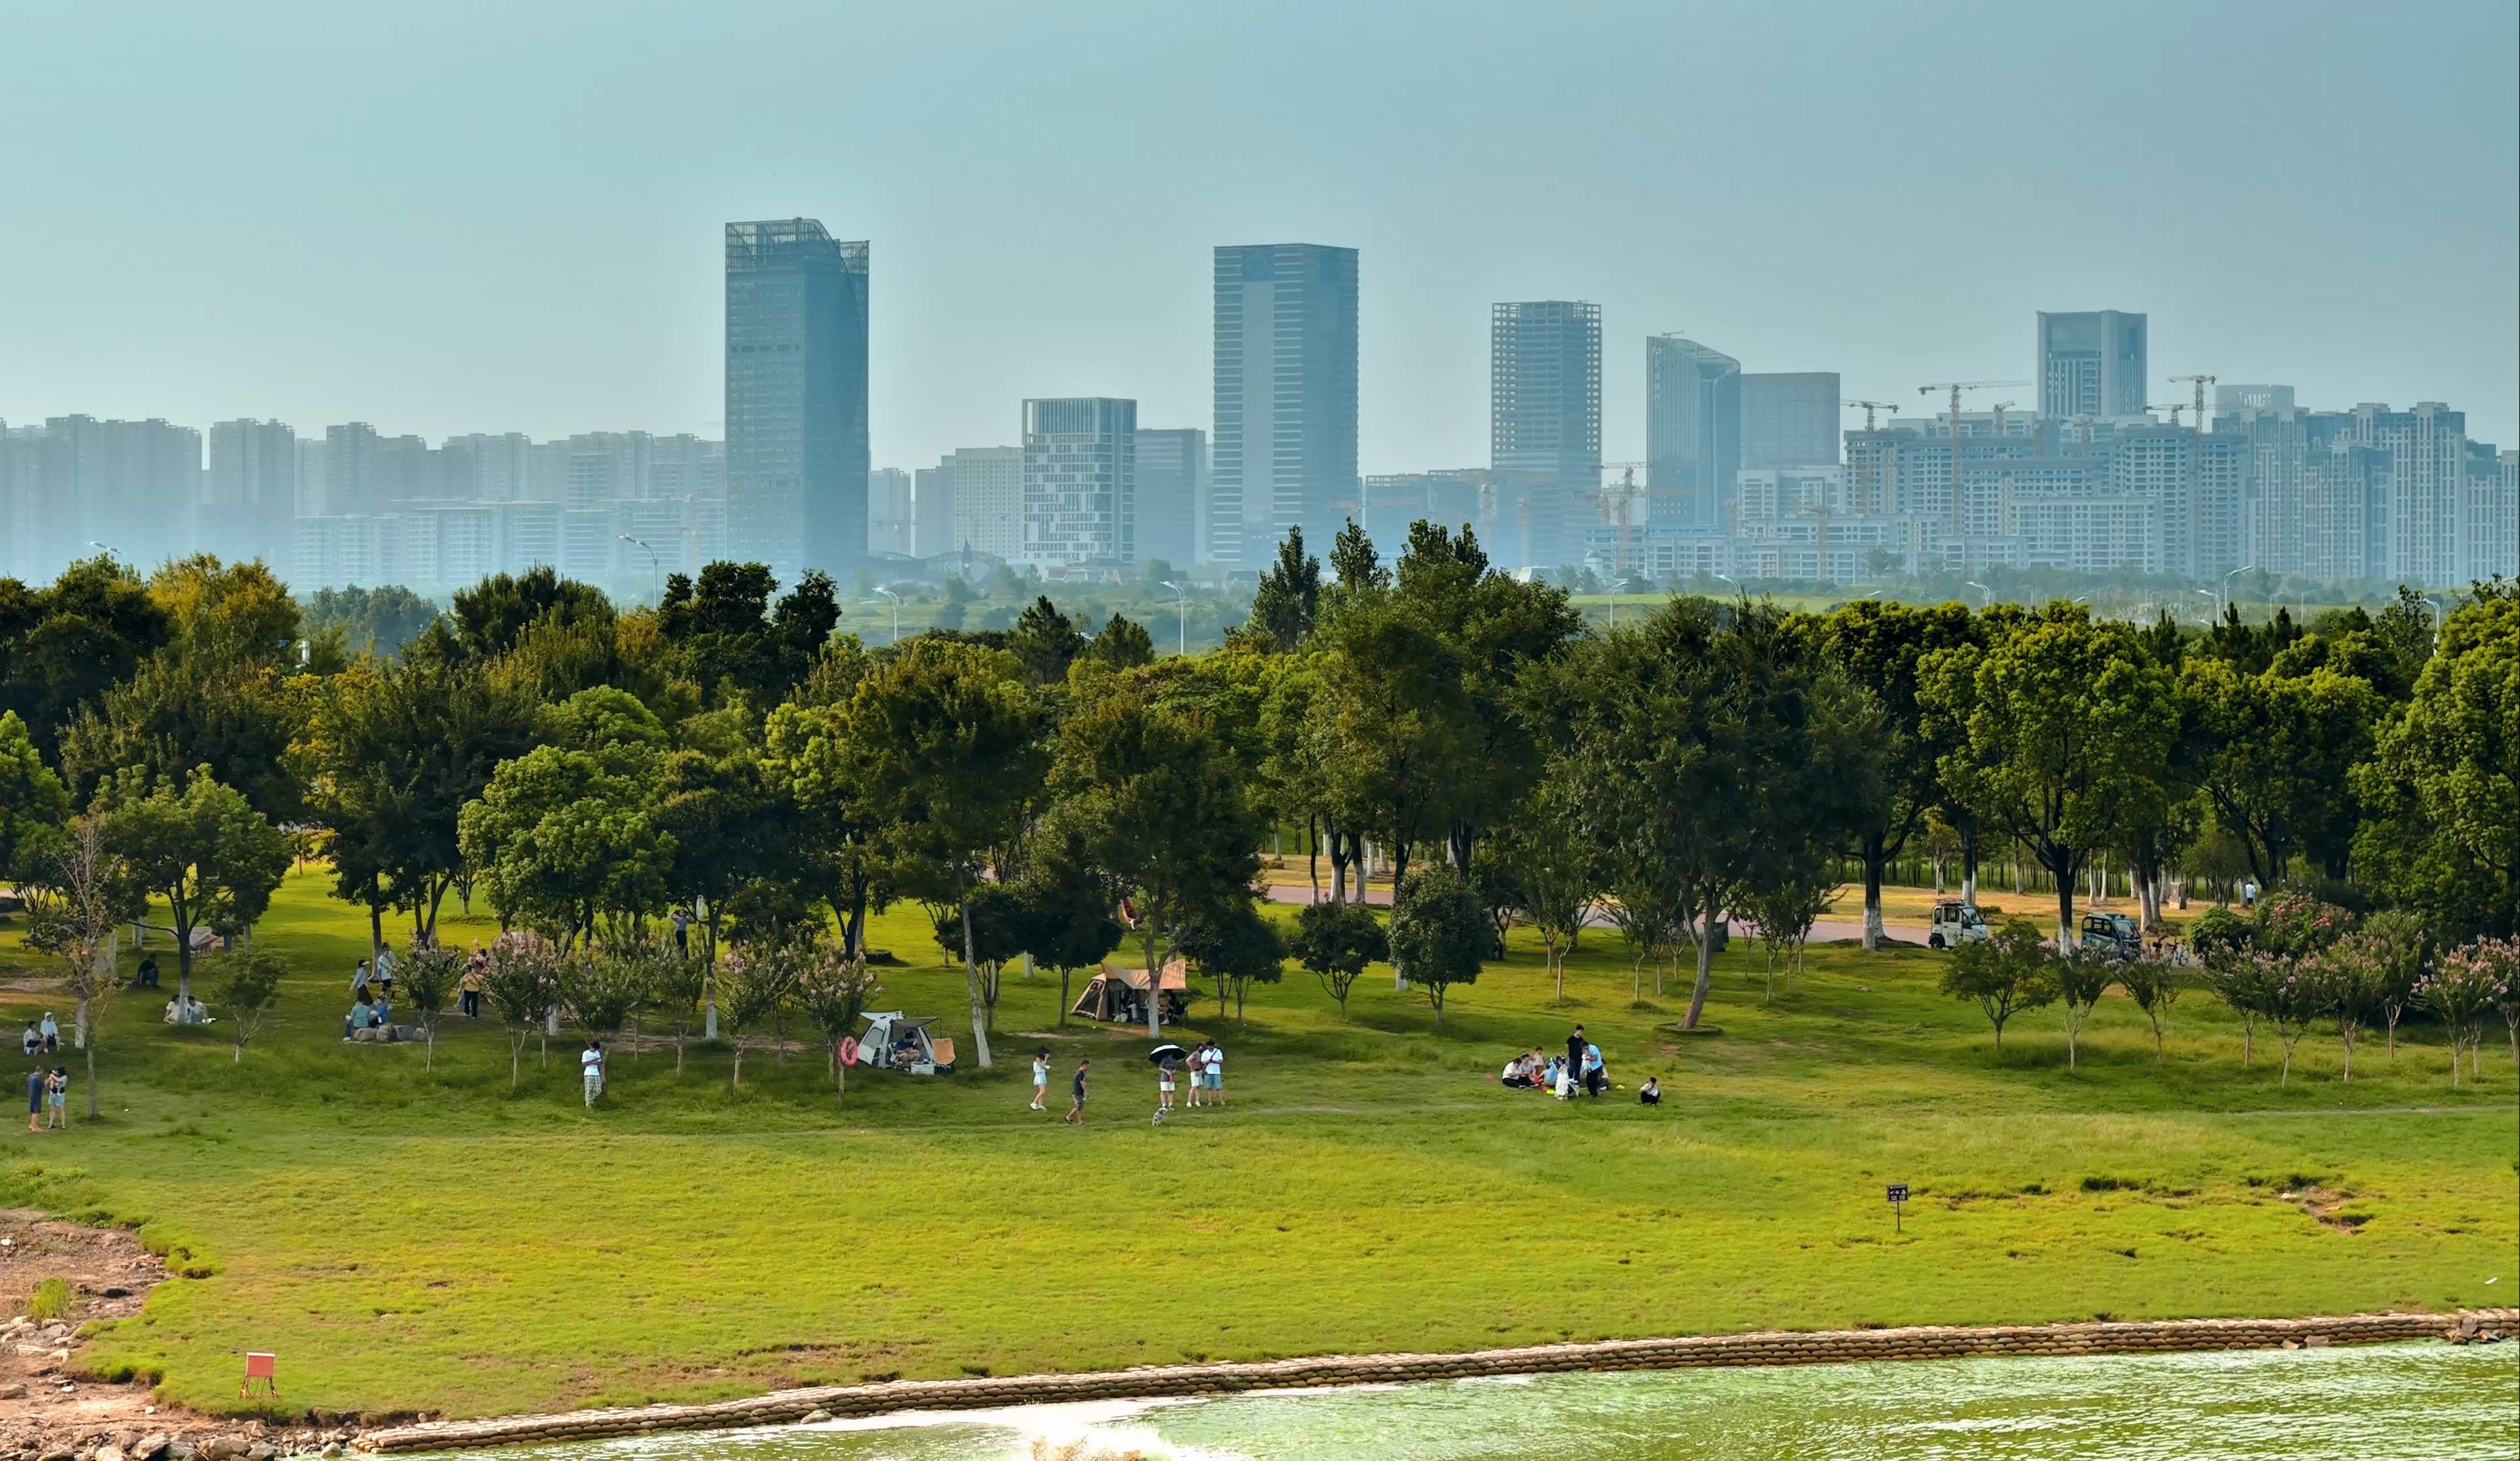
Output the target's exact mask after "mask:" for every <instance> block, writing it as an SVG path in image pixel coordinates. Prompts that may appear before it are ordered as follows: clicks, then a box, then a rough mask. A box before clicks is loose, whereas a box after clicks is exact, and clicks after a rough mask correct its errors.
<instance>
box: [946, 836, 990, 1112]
mask: <svg viewBox="0 0 2520 1461" xmlns="http://www.w3.org/2000/svg"><path fill="white" fill-rule="evenodd" d="M954 892H955V901H956V902H958V903H960V904H961V905H962V906H963V988H964V989H965V990H966V991H967V992H968V993H969V995H970V996H971V1047H972V1048H973V1049H974V1050H976V1051H978V1052H979V1056H980V1069H982V1070H987V1069H988V1068H989V1008H988V1005H987V1003H986V1002H985V1001H984V1000H982V999H981V998H980V961H979V960H978V959H977V958H975V957H973V956H972V953H971V950H972V943H971V889H970V880H969V878H968V877H967V875H966V874H964V873H963V872H961V871H960V870H957V871H956V872H955V874H954Z"/></svg>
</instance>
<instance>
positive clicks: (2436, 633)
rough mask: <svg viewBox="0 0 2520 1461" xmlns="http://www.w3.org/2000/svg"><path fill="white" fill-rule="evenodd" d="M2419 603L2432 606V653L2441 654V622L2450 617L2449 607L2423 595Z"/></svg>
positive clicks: (2438, 600) (2429, 596)
mask: <svg viewBox="0 0 2520 1461" xmlns="http://www.w3.org/2000/svg"><path fill="white" fill-rule="evenodd" d="M2420 601H2422V602H2424V603H2429V604H2431V605H2432V606H2433V652H2434V653H2435V654H2439V653H2441V632H2442V620H2444V619H2445V618H2448V617H2449V616H2450V607H2449V605H2447V604H2445V603H2443V602H2442V601H2441V600H2440V599H2438V598H2434V597H2432V596H2431V595H2430V594H2426V595H2424V596H2423V597H2422V599H2421V600H2420Z"/></svg>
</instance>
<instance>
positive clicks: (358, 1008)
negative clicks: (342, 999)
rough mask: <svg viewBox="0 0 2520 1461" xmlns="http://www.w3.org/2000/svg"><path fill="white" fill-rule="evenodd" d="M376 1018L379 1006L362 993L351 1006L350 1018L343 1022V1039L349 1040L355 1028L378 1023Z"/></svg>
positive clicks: (362, 1028) (364, 1027)
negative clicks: (370, 1001)
mask: <svg viewBox="0 0 2520 1461" xmlns="http://www.w3.org/2000/svg"><path fill="white" fill-rule="evenodd" d="M376 1018H377V1007H376V1006H375V1005H373V1004H370V1003H369V1002H368V996H366V995H365V994H361V995H360V996H359V999H358V1002H357V1003H355V1004H353V1005H351V1006H350V1015H349V1018H347V1019H345V1020H343V1021H342V1022H341V1039H343V1040H348V1039H349V1038H350V1032H351V1031H353V1030H365V1029H367V1028H368V1027H369V1026H370V1025H373V1024H375V1023H376Z"/></svg>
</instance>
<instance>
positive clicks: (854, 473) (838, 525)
mask: <svg viewBox="0 0 2520 1461" xmlns="http://www.w3.org/2000/svg"><path fill="white" fill-rule="evenodd" d="M867 283H868V272H867V245H866V243H864V242H863V241H860V242H857V243H842V242H839V241H836V240H834V239H832V236H831V235H830V234H828V233H826V232H824V230H823V225H822V224H820V223H818V222H816V221H814V220H813V219H811V218H787V219H778V220H774V221H769V222H760V223H730V224H728V225H727V226H726V451H727V472H726V479H727V534H728V539H729V550H730V552H731V553H733V555H734V556H735V557H737V558H740V559H744V560H748V561H754V562H762V563H767V564H769V565H770V568H771V571H772V572H773V573H775V574H777V575H778V577H779V579H780V580H781V582H783V583H792V582H794V581H795V580H796V578H797V577H798V575H799V574H800V573H801V572H802V571H803V570H805V569H808V568H819V569H822V570H824V571H825V572H828V573H833V574H837V573H839V572H841V571H843V570H845V569H848V568H851V567H853V566H855V565H856V564H857V563H858V562H859V561H860V560H862V559H863V558H865V556H866V550H867V538H866V531H867V501H866V498H867V470H868V468H869V465H871V464H870V463H869V460H868V446H867V305H868V293H867Z"/></svg>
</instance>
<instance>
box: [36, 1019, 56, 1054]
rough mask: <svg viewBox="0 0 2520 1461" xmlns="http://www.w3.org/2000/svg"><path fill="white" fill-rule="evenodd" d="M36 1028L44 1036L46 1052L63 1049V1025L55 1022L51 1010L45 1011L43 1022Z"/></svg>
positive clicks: (50, 1052)
mask: <svg viewBox="0 0 2520 1461" xmlns="http://www.w3.org/2000/svg"><path fill="white" fill-rule="evenodd" d="M35 1029H36V1032H37V1033H38V1034H40V1035H41V1036H43V1044H44V1053H46V1054H48V1055H49V1054H52V1053H54V1052H55V1051H58V1050H59V1049H61V1047H62V1027H61V1026H59V1025H56V1024H54V1023H53V1012H52V1011H51V1010H49V1009H48V1010H45V1011H44V1019H43V1023H42V1024H40V1025H37V1026H36V1027H35Z"/></svg>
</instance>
